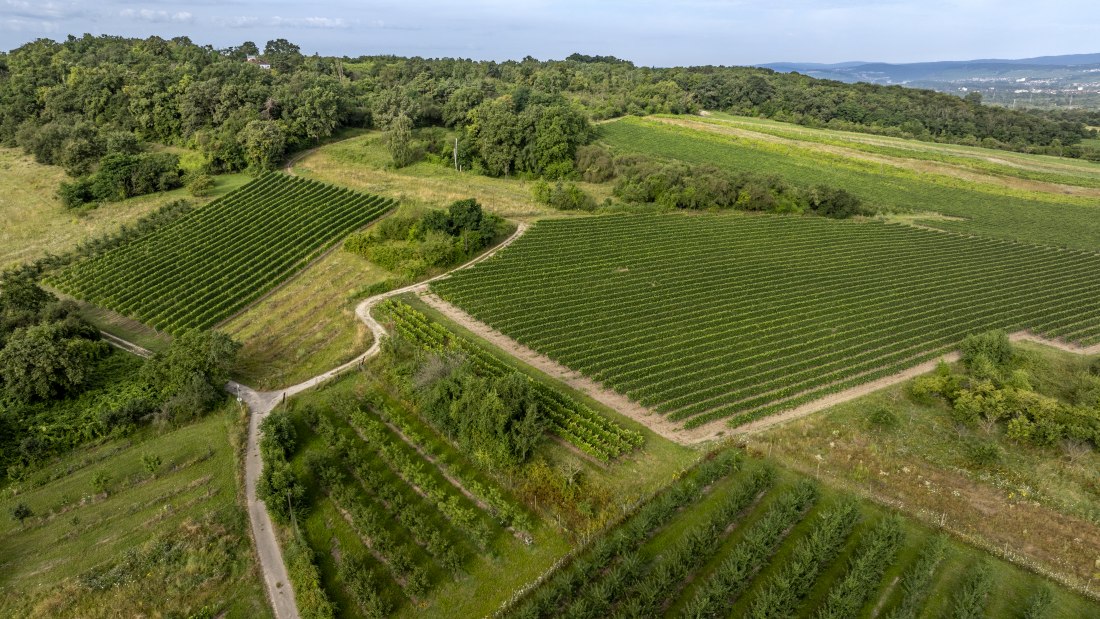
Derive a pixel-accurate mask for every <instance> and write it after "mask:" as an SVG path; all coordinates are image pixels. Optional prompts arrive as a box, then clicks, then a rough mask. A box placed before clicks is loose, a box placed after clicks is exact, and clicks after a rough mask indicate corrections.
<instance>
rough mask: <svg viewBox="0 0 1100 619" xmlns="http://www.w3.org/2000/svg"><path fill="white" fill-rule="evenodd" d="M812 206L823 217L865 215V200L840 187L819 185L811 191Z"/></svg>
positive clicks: (839, 217)
mask: <svg viewBox="0 0 1100 619" xmlns="http://www.w3.org/2000/svg"><path fill="white" fill-rule="evenodd" d="M810 208H812V209H813V211H814V212H815V213H817V214H818V215H821V216H823V217H832V218H833V219H847V218H848V217H854V216H856V215H863V214H864V213H865V211H864V209H863V202H862V201H861V200H860V199H859V198H858V197H857V196H855V195H854V194H851V193H849V192H848V191H847V190H844V189H840V188H838V187H828V186H825V185H818V186H817V187H814V188H813V190H812V191H811V192H810Z"/></svg>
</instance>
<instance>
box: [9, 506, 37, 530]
mask: <svg viewBox="0 0 1100 619" xmlns="http://www.w3.org/2000/svg"><path fill="white" fill-rule="evenodd" d="M11 516H12V518H15V519H16V520H18V521H19V526H23V521H24V520H26V519H27V518H30V517H32V516H34V512H33V511H31V508H30V507H29V506H28V505H27V504H26V503H23V502H22V501H20V502H19V503H18V504H16V506H15V507H13V508H12V510H11Z"/></svg>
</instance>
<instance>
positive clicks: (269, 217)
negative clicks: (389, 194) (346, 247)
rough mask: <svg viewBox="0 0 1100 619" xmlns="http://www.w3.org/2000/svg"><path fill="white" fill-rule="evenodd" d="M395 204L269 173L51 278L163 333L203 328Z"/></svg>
mask: <svg viewBox="0 0 1100 619" xmlns="http://www.w3.org/2000/svg"><path fill="white" fill-rule="evenodd" d="M393 205H394V202H393V201H392V200H389V199H386V198H382V197H379V196H372V195H368V194H363V193H359V192H355V191H351V190H348V189H342V188H339V187H335V186H333V185H327V184H324V183H320V182H317V181H312V180H302V179H299V178H294V177H291V176H287V175H285V174H279V173H271V174H266V175H264V176H262V177H260V178H258V179H256V180H254V181H252V182H251V183H249V184H247V185H245V186H244V187H242V188H241V189H239V190H237V191H235V192H233V193H231V194H229V195H227V196H225V197H223V198H221V199H219V200H216V201H215V202H212V203H211V204H209V205H208V206H206V207H203V208H200V209H196V210H194V211H193V212H191V213H190V214H188V215H187V216H185V217H181V218H180V219H178V220H176V221H174V222H173V223H172V224H170V225H168V226H165V227H163V228H161V229H159V230H157V231H155V232H153V233H152V234H149V235H147V236H145V237H142V238H140V239H138V240H136V241H135V242H132V243H129V244H127V245H124V246H121V247H118V248H116V249H113V250H110V251H108V252H106V253H103V254H101V255H99V256H95V257H93V258H91V259H89V260H85V261H82V262H78V263H76V264H74V265H72V266H70V267H68V268H67V269H65V270H64V271H62V272H61V273H59V274H57V275H56V276H53V277H52V278H50V279H49V280H47V281H48V283H49V284H51V285H53V286H55V287H57V288H58V289H60V290H61V291H63V292H65V293H67V294H71V295H73V296H75V297H78V298H81V299H86V300H88V301H91V302H93V303H95V304H97V305H100V306H102V307H106V308H109V309H112V310H115V311H117V312H119V313H121V314H125V315H127V316H132V317H134V318H137V319H138V320H140V321H142V322H144V323H146V324H149V325H151V326H153V327H156V328H157V329H160V330H163V331H168V332H169V333H176V332H179V331H180V330H182V329H188V328H209V327H211V326H213V325H216V324H217V323H219V322H221V321H222V320H224V319H225V318H227V317H229V316H231V315H233V314H234V313H235V312H237V311H238V310H240V309H241V308H243V307H244V306H246V305H247V304H248V303H250V302H251V301H253V300H254V299H256V298H257V297H259V296H260V295H262V294H264V293H265V292H267V291H268V290H271V289H272V288H273V287H275V286H276V285H278V284H279V283H281V282H283V281H284V280H286V279H287V278H288V277H290V276H291V275H293V274H294V273H295V272H297V271H298V270H299V269H301V268H302V267H303V266H304V265H305V264H307V263H308V262H309V261H310V260H312V259H314V258H315V257H317V256H318V255H320V253H322V252H323V251H324V250H326V249H327V248H329V247H331V246H332V245H333V244H334V243H336V242H338V241H339V240H340V239H341V238H343V237H344V236H346V235H347V234H348V233H350V232H352V231H354V230H357V229H359V228H362V227H363V226H365V225H367V224H368V223H370V222H371V221H374V220H375V219H377V218H378V217H380V216H382V215H383V214H385V213H386V212H387V211H389V210H390V209H391V208H392V207H393Z"/></svg>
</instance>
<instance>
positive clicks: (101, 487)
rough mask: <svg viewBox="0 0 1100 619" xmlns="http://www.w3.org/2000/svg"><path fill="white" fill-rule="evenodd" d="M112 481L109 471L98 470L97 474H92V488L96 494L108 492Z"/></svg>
mask: <svg viewBox="0 0 1100 619" xmlns="http://www.w3.org/2000/svg"><path fill="white" fill-rule="evenodd" d="M110 483H111V476H110V475H109V474H108V473H107V471H96V473H95V475H92V489H93V490H95V492H96V494H103V493H104V492H107V487H108V486H109V485H110Z"/></svg>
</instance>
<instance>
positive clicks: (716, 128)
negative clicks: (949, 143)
mask: <svg viewBox="0 0 1100 619" xmlns="http://www.w3.org/2000/svg"><path fill="white" fill-rule="evenodd" d="M651 119H652V120H655V121H657V122H661V123H664V124H667V125H675V126H680V127H687V128H689V129H695V130H698V131H707V132H710V133H717V134H723V135H731V136H734V137H740V138H744V139H747V140H756V141H758V142H769V143H772V144H782V145H784V146H792V147H795V148H802V149H806V150H810V151H817V152H823V153H829V154H831V155H839V156H841V157H847V158H849V159H857V160H861V161H869V162H872V163H878V164H882V165H888V166H891V167H895V168H902V169H906V170H912V171H914V172H919V173H921V174H939V175H942V176H950V177H953V178H957V179H961V180H964V181H969V182H972V183H982V184H986V185H996V186H1001V187H1006V188H1009V189H1016V190H1022V191H1034V192H1039V193H1047V194H1056V195H1071V196H1087V197H1100V189H1098V188H1095V187H1080V186H1076V185H1060V184H1058V183H1048V182H1044V181H1036V180H1030V179H1025V178H1018V177H1009V176H996V175H992V174H983V173H981V172H976V171H970V170H966V169H963V168H960V167H958V166H953V165H950V164H946V163H939V162H934V161H926V160H921V159H911V160H907V159H901V158H898V157H891V156H888V155H876V154H873V153H867V152H864V151H861V150H858V149H854V148H847V147H844V146H834V145H832V144H822V143H820V142H809V141H801V140H795V139H791V138H785V137H780V136H777V135H772V134H770V133H763V132H757V131H753V130H751V129H746V128H742V127H737V126H732V125H715V124H713V123H707V122H700V121H696V120H691V119H688V118H657V117H653V118H651Z"/></svg>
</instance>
